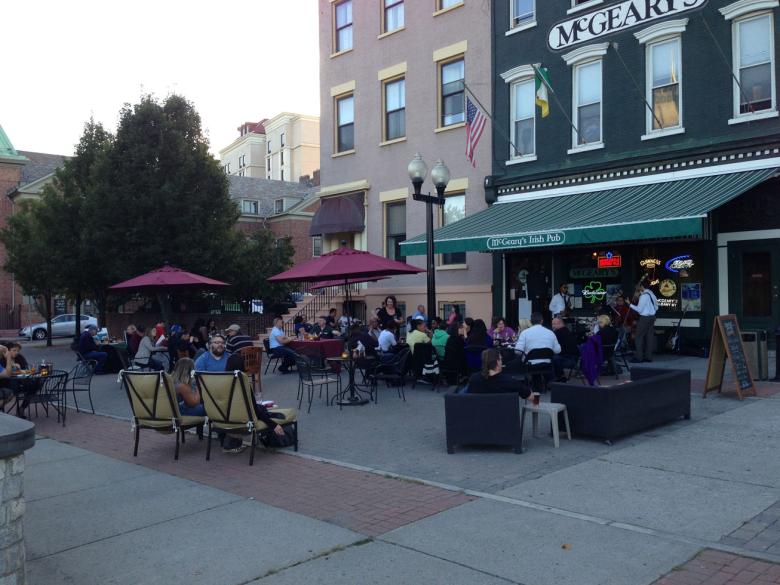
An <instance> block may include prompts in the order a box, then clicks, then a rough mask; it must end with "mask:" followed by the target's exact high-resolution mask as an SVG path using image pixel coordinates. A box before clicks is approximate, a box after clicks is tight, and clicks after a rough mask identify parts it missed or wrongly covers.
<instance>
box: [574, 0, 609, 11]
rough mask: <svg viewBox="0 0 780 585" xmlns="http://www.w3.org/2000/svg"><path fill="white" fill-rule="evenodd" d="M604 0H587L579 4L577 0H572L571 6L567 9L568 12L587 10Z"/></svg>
mask: <svg viewBox="0 0 780 585" xmlns="http://www.w3.org/2000/svg"><path fill="white" fill-rule="evenodd" d="M602 2H604V0H585V2H582V3H581V4H577V0H571V8H569V9H568V10H567V11H566V14H571V13H572V12H579V11H580V10H587V9H588V8H591V7H593V6H596V5H598V4H601V3H602Z"/></svg>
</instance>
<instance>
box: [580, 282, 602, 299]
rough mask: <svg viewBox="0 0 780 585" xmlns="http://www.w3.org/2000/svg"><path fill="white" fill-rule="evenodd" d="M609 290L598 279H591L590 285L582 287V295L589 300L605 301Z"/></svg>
mask: <svg viewBox="0 0 780 585" xmlns="http://www.w3.org/2000/svg"><path fill="white" fill-rule="evenodd" d="M606 294H607V291H606V290H605V289H604V287H603V286H602V284H601V283H600V282H599V281H597V280H591V281H590V283H588V286H586V287H584V288H583V289H582V296H583V297H585V298H586V299H587V300H588V301H589V302H591V303H595V302H596V301H603V300H604V296H605V295H606Z"/></svg>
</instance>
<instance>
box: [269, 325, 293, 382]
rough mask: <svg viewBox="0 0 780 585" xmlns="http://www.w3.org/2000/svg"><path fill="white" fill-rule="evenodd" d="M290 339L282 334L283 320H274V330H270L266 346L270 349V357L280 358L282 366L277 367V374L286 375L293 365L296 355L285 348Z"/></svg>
mask: <svg viewBox="0 0 780 585" xmlns="http://www.w3.org/2000/svg"><path fill="white" fill-rule="evenodd" d="M291 341H292V339H290V338H289V337H287V335H285V333H284V320H283V319H282V318H281V317H277V318H276V319H274V328H273V329H271V335H270V336H269V337H268V345H269V347H270V348H271V355H272V356H274V357H281V358H282V365H281V366H279V372H281V373H282V374H286V373H288V372H289V371H290V367H291V366H294V365H295V356H296V353H295V352H294V351H293V350H292V349H290V348H289V347H285V346H286V345H287V344H288V343H290V342H291Z"/></svg>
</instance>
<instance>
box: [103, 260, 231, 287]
mask: <svg viewBox="0 0 780 585" xmlns="http://www.w3.org/2000/svg"><path fill="white" fill-rule="evenodd" d="M213 286H230V285H229V284H228V283H226V282H222V281H221V280H214V279H213V278H208V277H207V276H201V275H200V274H195V273H193V272H187V271H186V270H182V269H181V268H176V267H175V266H168V265H166V266H163V267H162V268H157V269H156V270H152V271H151V272H147V273H146V274H142V275H141V276H136V277H135V278H131V279H130V280H125V281H124V282H120V283H118V284H115V285H113V286H110V287H109V289H111V290H121V289H160V288H179V287H191V288H199V287H202V288H210V287H213Z"/></svg>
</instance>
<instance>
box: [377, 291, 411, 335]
mask: <svg viewBox="0 0 780 585" xmlns="http://www.w3.org/2000/svg"><path fill="white" fill-rule="evenodd" d="M397 304H398V303H397V301H396V300H395V297H394V296H392V295H390V296H388V297H387V298H385V306H384V307H382V308H381V309H379V312H378V313H377V315H376V316H377V319H379V324H380V325H381V326H382V329H387V327H388V325H390V324H391V323H395V325H396V326H398V327H400V326H401V325H403V324H404V318H403V316H402V315H401V311H400V310H399V309H398V306H397Z"/></svg>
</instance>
